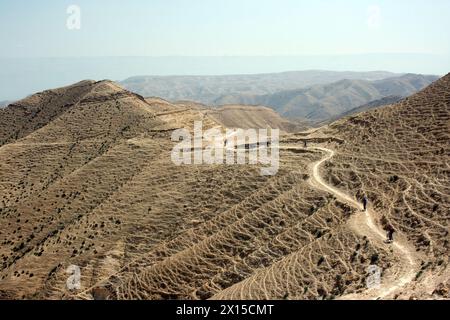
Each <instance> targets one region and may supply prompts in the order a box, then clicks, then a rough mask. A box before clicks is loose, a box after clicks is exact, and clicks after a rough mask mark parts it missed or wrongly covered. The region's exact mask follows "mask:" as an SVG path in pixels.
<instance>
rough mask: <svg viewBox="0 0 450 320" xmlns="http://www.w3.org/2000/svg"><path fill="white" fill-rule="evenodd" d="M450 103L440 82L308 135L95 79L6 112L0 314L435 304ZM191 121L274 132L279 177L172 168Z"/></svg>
mask: <svg viewBox="0 0 450 320" xmlns="http://www.w3.org/2000/svg"><path fill="white" fill-rule="evenodd" d="M449 104H450V75H447V76H445V77H443V78H442V79H439V80H438V81H436V82H434V83H433V84H431V85H430V86H429V87H427V88H425V89H424V90H422V91H420V92H418V93H416V94H414V95H412V96H410V97H408V98H406V99H403V100H401V101H400V102H398V103H395V104H392V105H388V106H385V107H381V108H373V109H371V110H369V111H365V112H362V113H357V114H351V115H350V116H348V117H345V118H343V119H339V120H337V121H335V122H333V123H331V124H329V125H325V126H323V127H320V128H315V129H309V130H306V127H305V128H303V127H302V124H301V123H300V124H299V123H290V122H288V121H287V120H285V119H284V118H282V117H280V116H279V115H277V114H276V113H275V112H274V111H273V110H267V109H265V108H263V107H249V106H241V105H234V106H225V107H222V108H220V109H211V108H209V107H208V106H206V105H202V104H199V103H194V102H189V101H178V102H169V101H166V100H164V99H161V98H157V97H150V98H144V97H142V96H140V95H138V94H135V93H132V92H130V91H128V90H125V89H123V88H122V87H121V86H119V85H118V84H116V83H114V82H111V81H106V80H105V81H82V82H79V83H77V84H74V85H71V86H68V87H64V88H59V89H53V90H47V91H44V92H41V93H38V94H35V95H32V96H29V97H28V98H26V99H24V100H20V101H17V102H15V103H13V104H12V105H10V106H8V107H7V108H4V109H1V110H0V225H1V229H0V259H1V264H0V298H1V299H415V298H417V299H430V298H433V299H448V298H449V290H450V270H449V264H448V263H449V261H448V260H449V259H448V257H449V252H450V248H449V240H450V237H449V234H448V232H449V225H448V223H449V220H450V217H449V212H450V192H449V191H450V190H449V186H450V168H449V166H450V145H449V141H450V107H449ZM200 120H201V121H203V125H204V127H205V128H216V127H217V128H226V127H237V126H239V127H243V128H246V127H248V128H251V127H254V126H258V127H271V128H274V127H275V128H279V129H281V130H282V136H281V141H280V142H281V143H280V146H279V152H280V169H279V171H278V173H277V174H276V175H274V176H262V175H261V174H260V170H259V165H228V166H227V165H220V164H215V165H182V166H177V165H175V164H173V163H172V161H171V158H170V155H171V150H172V148H173V145H174V142H173V141H172V140H171V133H172V132H173V131H174V130H176V129H179V128H192V126H193V122H194V121H200ZM305 142H306V143H307V146H306V147H305V145H304V143H305ZM363 195H367V198H368V199H369V207H368V210H367V211H364V210H362V204H361V199H362V197H363ZM389 225H390V226H392V227H393V228H394V229H395V235H394V242H392V243H386V242H385V240H386V228H387V226H389ZM73 265H76V266H79V267H80V270H81V279H80V280H81V288H80V289H77V290H69V289H68V288H67V286H66V282H67V279H68V277H69V275H70V274H68V273H67V270H68V268H69V267H70V266H73ZM373 265H375V266H377V267H378V268H380V270H382V273H381V285H380V286H379V287H377V288H372V289H368V288H367V286H366V281H367V278H368V276H370V273H369V272H368V268H369V266H373Z"/></svg>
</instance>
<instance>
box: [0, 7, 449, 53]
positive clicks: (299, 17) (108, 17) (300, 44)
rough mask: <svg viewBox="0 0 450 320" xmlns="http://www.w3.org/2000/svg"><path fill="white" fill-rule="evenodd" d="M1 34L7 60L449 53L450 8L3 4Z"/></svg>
mask: <svg viewBox="0 0 450 320" xmlns="http://www.w3.org/2000/svg"><path fill="white" fill-rule="evenodd" d="M71 4H76V5H78V6H79V7H80V9H81V29H80V30H72V31H71V30H68V29H67V28H66V19H67V17H68V14H67V13H66V9H67V7H68V6H69V5H71ZM0 30H1V33H0V43H1V45H2V50H1V51H0V55H1V56H3V57H5V56H8V57H11V56H12V57H17V56H34V57H35V56H39V57H54V56H58V57H67V56H167V55H183V56H198V55H201V56H223V55H238V56H241V55H298V54H349V53H374V52H383V53H392V52H395V53H398V52H402V53H404V52H407V53H441V54H443V53H445V54H449V53H450V41H449V40H450V1H448V0H371V1H367V0H341V1H338V0H314V1H312V0H309V1H302V0H128V1H123V0H107V1H106V0H78V1H77V0H70V1H65V0H62V1H61V0H58V1H54V0H39V1H30V0H0Z"/></svg>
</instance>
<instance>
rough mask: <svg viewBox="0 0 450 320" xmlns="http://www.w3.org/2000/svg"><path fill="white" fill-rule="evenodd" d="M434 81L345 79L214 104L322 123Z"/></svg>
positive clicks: (417, 78) (418, 77)
mask: <svg viewBox="0 0 450 320" xmlns="http://www.w3.org/2000/svg"><path fill="white" fill-rule="evenodd" d="M437 79H438V77H436V76H424V75H415V74H406V75H403V76H401V77H394V78H387V79H383V80H375V81H368V80H358V79H345V80H341V81H338V82H334V83H327V84H320V85H314V86H310V87H307V88H301V89H295V90H285V91H279V92H276V93H272V94H266V95H253V94H241V95H239V94H236V95H233V94H231V95H227V96H223V97H221V98H220V99H217V100H216V101H215V104H217V105H221V104H251V105H263V106H267V107H270V108H273V109H274V110H275V111H277V112H278V113H279V114H280V115H281V116H283V117H286V118H288V119H294V118H302V119H306V120H309V121H312V122H322V121H327V120H330V119H332V118H336V117H340V116H341V115H342V114H345V113H346V112H347V111H349V110H351V109H353V108H356V107H359V106H361V105H364V104H367V103H369V102H371V101H374V100H379V99H382V98H384V97H387V96H391V95H396V96H401V97H407V96H410V95H412V94H414V93H416V92H417V91H419V90H422V89H423V88H425V87H426V86H428V85H430V84H431V83H432V82H433V81H435V80H437Z"/></svg>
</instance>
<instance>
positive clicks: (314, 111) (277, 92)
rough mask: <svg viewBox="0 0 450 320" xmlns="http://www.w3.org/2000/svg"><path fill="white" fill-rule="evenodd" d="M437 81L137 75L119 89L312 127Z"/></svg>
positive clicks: (340, 75) (385, 75)
mask: <svg viewBox="0 0 450 320" xmlns="http://www.w3.org/2000/svg"><path fill="white" fill-rule="evenodd" d="M437 79H438V77H437V76H433V75H419V74H394V73H390V72H383V71H374V72H336V71H315V70H313V71H293V72H284V73H273V74H257V75H227V76H140V77H132V78H129V79H126V80H125V81H122V82H121V84H122V85H123V86H124V87H125V88H127V89H128V90H131V91H133V92H136V93H138V94H140V95H142V96H145V97H150V96H157V97H161V98H164V99H167V100H170V101H178V100H191V101H196V102H200V103H203V104H206V105H210V106H222V105H258V106H267V107H270V108H272V109H273V110H275V111H277V112H278V113H279V114H280V115H281V116H284V117H286V118H289V119H291V120H293V119H296V120H302V121H305V120H306V121H308V122H310V123H311V124H317V123H320V122H324V121H329V120H331V119H337V118H339V117H341V116H342V115H344V114H346V113H347V112H349V111H350V110H352V109H355V108H358V107H361V106H366V105H367V104H368V103H370V102H373V101H378V102H375V104H377V103H385V102H387V101H383V100H382V99H384V98H386V97H393V96H395V97H398V98H404V97H408V96H410V95H412V94H414V93H416V92H417V91H419V90H421V89H423V88H425V87H426V86H428V85H430V84H431V83H432V82H434V81H435V80H437ZM379 100H381V101H379ZM396 101H398V99H397V100H396ZM393 102H395V101H394V100H393Z"/></svg>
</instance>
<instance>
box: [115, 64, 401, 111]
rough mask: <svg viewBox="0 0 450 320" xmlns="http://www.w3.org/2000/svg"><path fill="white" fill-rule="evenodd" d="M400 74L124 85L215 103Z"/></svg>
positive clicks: (144, 79) (296, 74)
mask: <svg viewBox="0 0 450 320" xmlns="http://www.w3.org/2000/svg"><path fill="white" fill-rule="evenodd" d="M400 75H401V74H395V73H391V72H384V71H373V72H337V71H319V70H310V71H291V72H282V73H267V74H250V75H223V76H139V77H132V78H128V79H126V80H124V81H122V82H120V84H121V85H122V86H123V87H125V88H126V89H128V90H131V91H133V92H136V93H138V94H140V95H142V96H144V97H152V96H154V97H161V98H164V99H167V100H170V101H178V100H192V101H196V102H201V103H204V104H208V105H213V104H217V102H218V101H220V99H223V98H224V97H226V96H240V95H250V96H254V95H265V94H272V93H276V92H279V91H284V90H297V89H299V88H305V87H309V86H312V85H317V84H326V83H331V82H336V81H339V80H343V79H363V80H368V81H373V80H381V79H385V78H390V77H395V76H400Z"/></svg>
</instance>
